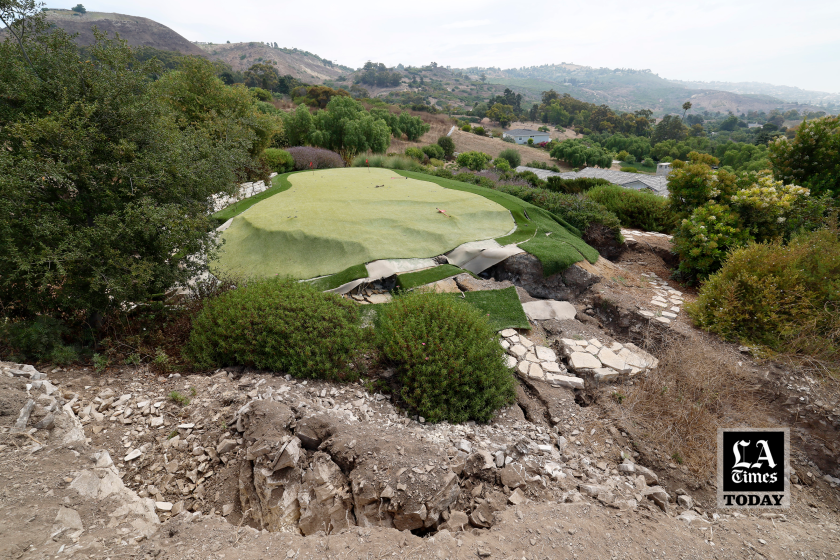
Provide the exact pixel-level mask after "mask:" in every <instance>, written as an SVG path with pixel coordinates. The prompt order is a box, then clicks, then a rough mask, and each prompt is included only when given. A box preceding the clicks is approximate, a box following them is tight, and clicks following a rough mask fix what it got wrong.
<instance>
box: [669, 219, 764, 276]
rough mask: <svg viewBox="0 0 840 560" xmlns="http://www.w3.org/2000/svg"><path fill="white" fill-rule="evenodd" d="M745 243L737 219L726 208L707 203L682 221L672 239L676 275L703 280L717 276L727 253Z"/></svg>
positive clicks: (744, 235) (744, 236) (747, 236)
mask: <svg viewBox="0 0 840 560" xmlns="http://www.w3.org/2000/svg"><path fill="white" fill-rule="evenodd" d="M748 241H750V235H749V232H747V231H745V230H744V228H743V227H742V226H741V219H740V216H739V215H738V214H737V213H736V212H735V211H734V210H732V209H731V208H730V207H729V206H724V205H721V204H717V203H715V202H709V203H707V204H705V205H704V206H701V207H700V208H697V209H695V210H694V212H692V214H691V216H690V217H689V218H686V219H684V220H683V221H682V223H681V224H680V226H679V228H678V229H677V231H676V233H675V235H674V251H675V252H676V253H677V254H679V256H680V272H682V273H683V274H684V275H686V277H687V278H688V279H694V278H701V279H702V278H705V277H706V276H708V275H709V274H712V273H713V272H717V270H718V269H719V268H720V267H721V264H722V263H723V261H724V259H726V256H727V254H728V253H729V251H730V250H731V249H734V248H736V247H740V246H742V245H745V244H746V243H747V242H748Z"/></svg>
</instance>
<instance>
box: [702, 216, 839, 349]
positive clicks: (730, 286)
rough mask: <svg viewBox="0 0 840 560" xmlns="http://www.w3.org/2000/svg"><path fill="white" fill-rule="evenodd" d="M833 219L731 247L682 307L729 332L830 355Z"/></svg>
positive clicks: (835, 258) (835, 324) (834, 303)
mask: <svg viewBox="0 0 840 560" xmlns="http://www.w3.org/2000/svg"><path fill="white" fill-rule="evenodd" d="M839 233H840V232H838V230H837V227H836V222H835V223H834V224H833V226H832V227H828V228H823V229H819V230H816V231H813V232H810V233H806V234H803V235H801V236H797V237H794V238H793V239H792V240H791V241H790V242H789V243H788V244H787V245H785V244H783V243H782V242H781V241H772V242H768V243H750V244H749V245H747V246H745V247H741V248H738V249H737V250H735V251H733V252H732V254H731V255H730V256H729V258H728V259H727V260H726V263H725V264H724V265H723V267H722V268H721V270H720V271H719V272H718V273H717V274H714V275H713V276H711V277H710V278H709V279H708V281H707V282H706V283H705V284H704V285H703V287H702V288H701V290H700V296H699V297H698V298H697V301H696V302H694V303H692V304H689V305H688V306H687V307H686V311H688V313H689V314H690V315H691V317H692V318H693V319H694V320H695V321H696V322H697V324H698V325H699V326H700V327H702V328H704V329H707V330H710V331H712V332H715V333H717V334H719V335H720V336H722V337H723V338H725V339H728V340H738V341H741V342H742V343H743V344H755V345H760V346H763V347H767V348H769V349H771V350H774V351H776V352H785V353H790V354H796V353H806V354H808V355H811V356H814V357H817V358H820V359H826V360H833V361H836V359H837V357H838V352H840V308H838V301H840V285H838V278H840V237H838V234H839Z"/></svg>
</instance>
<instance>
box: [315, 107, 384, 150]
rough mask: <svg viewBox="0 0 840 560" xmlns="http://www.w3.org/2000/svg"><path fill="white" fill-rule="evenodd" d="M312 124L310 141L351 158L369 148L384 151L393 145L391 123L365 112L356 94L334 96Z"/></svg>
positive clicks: (317, 114)
mask: <svg viewBox="0 0 840 560" xmlns="http://www.w3.org/2000/svg"><path fill="white" fill-rule="evenodd" d="M312 124H313V130H312V132H311V133H310V135H309V142H310V143H311V144H312V145H314V146H318V147H319V148H326V149H328V150H333V151H335V152H338V153H339V154H341V156H342V157H343V158H344V159H345V160H348V161H349V160H351V159H353V157H354V156H356V155H357V154H360V153H362V152H366V151H368V150H370V151H371V152H374V153H382V152H384V151H385V150H387V149H388V146H389V145H390V144H391V129H390V128H389V127H388V124H387V123H386V122H385V121H383V120H382V119H378V118H376V117H374V116H372V115H371V114H370V113H368V112H367V111H365V108H364V107H363V106H362V104H361V103H359V102H358V101H356V100H355V99H353V98H352V97H343V96H335V97H333V98H332V99H331V100H330V102H329V103H327V107H326V110H324V111H318V112H317V113H316V114H315V115H314V117H313V119H312Z"/></svg>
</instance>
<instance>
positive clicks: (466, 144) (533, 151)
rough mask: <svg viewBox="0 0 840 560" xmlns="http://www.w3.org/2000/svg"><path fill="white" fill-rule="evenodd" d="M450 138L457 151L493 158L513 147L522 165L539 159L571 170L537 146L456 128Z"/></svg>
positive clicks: (565, 169)
mask: <svg viewBox="0 0 840 560" xmlns="http://www.w3.org/2000/svg"><path fill="white" fill-rule="evenodd" d="M452 140H454V141H455V151H457V152H471V151H478V152H484V153H485V154H490V155H491V156H493V157H494V158H495V157H496V156H498V155H499V154H500V153H501V152H502V150H506V149H508V148H513V149H514V150H516V151H517V152H519V153H520V154H521V155H522V165H525V164H527V163H529V162H532V161H539V162H542V163H546V164H549V165H556V166H558V167H559V168H560V169H562V170H563V171H571V167H569V166H567V165H566V164H565V162H559V161H557V160H556V159H551V156H549V155H548V152H546V151H545V150H541V149H539V148H531V147H529V146H524V145H520V144H511V143H510V142H503V141H502V140H501V139H499V138H488V137H487V136H479V135H477V134H472V133H471V132H464V131H462V130H456V131H455V132H453V133H452Z"/></svg>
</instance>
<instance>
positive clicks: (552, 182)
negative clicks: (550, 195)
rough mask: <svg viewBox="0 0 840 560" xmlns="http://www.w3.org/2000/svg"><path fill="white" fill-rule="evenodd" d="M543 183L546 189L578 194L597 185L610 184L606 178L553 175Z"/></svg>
mask: <svg viewBox="0 0 840 560" xmlns="http://www.w3.org/2000/svg"><path fill="white" fill-rule="evenodd" d="M545 183H546V185H545V188H547V189H548V190H550V191H553V192H559V193H566V194H580V193H583V192H587V191H588V190H590V189H593V188H595V187H598V186H606V185H612V183H610V182H609V181H607V180H606V179H594V178H591V177H577V178H575V179H563V178H562V177H556V176H555V177H549V178H548V179H546V181H545Z"/></svg>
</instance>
